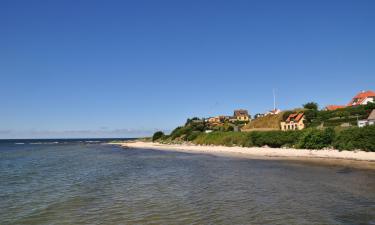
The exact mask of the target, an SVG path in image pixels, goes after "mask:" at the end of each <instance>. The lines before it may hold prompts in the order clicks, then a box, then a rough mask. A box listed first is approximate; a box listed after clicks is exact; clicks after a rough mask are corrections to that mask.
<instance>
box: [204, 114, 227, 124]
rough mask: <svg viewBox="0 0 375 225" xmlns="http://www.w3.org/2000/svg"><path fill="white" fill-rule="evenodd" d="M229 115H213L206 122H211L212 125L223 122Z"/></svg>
mask: <svg viewBox="0 0 375 225" xmlns="http://www.w3.org/2000/svg"><path fill="white" fill-rule="evenodd" d="M229 118H230V117H229V116H215V117H210V118H208V119H207V120H206V122H208V123H210V124H212V125H220V124H223V123H224V122H225V121H226V120H229Z"/></svg>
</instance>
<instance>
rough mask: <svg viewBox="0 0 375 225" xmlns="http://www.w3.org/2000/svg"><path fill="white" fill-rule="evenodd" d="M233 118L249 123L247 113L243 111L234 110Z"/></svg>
mask: <svg viewBox="0 0 375 225" xmlns="http://www.w3.org/2000/svg"><path fill="white" fill-rule="evenodd" d="M233 117H234V118H235V119H237V120H238V121H244V122H248V121H250V115H249V112H248V111H247V110H244V109H238V110H234V114H233Z"/></svg>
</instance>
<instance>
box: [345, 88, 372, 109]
mask: <svg viewBox="0 0 375 225" xmlns="http://www.w3.org/2000/svg"><path fill="white" fill-rule="evenodd" d="M369 102H375V92H373V91H361V92H360V93H358V94H357V95H356V96H354V98H353V99H352V100H351V101H350V102H349V103H348V106H356V105H367V103H369Z"/></svg>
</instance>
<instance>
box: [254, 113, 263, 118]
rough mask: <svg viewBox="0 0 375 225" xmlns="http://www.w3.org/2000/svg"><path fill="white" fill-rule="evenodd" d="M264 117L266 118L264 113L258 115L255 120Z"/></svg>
mask: <svg viewBox="0 0 375 225" xmlns="http://www.w3.org/2000/svg"><path fill="white" fill-rule="evenodd" d="M264 116H265V114H264V113H257V114H255V116H254V119H256V118H261V117H264Z"/></svg>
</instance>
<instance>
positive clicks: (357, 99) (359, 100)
mask: <svg viewBox="0 0 375 225" xmlns="http://www.w3.org/2000/svg"><path fill="white" fill-rule="evenodd" d="M369 102H375V92H373V91H361V92H360V93H358V94H357V95H356V96H354V97H353V99H352V100H351V101H350V102H349V103H348V104H347V105H328V106H326V108H325V109H326V110H328V111H332V110H336V109H342V108H345V107H350V106H357V105H366V104H367V103H369Z"/></svg>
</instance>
